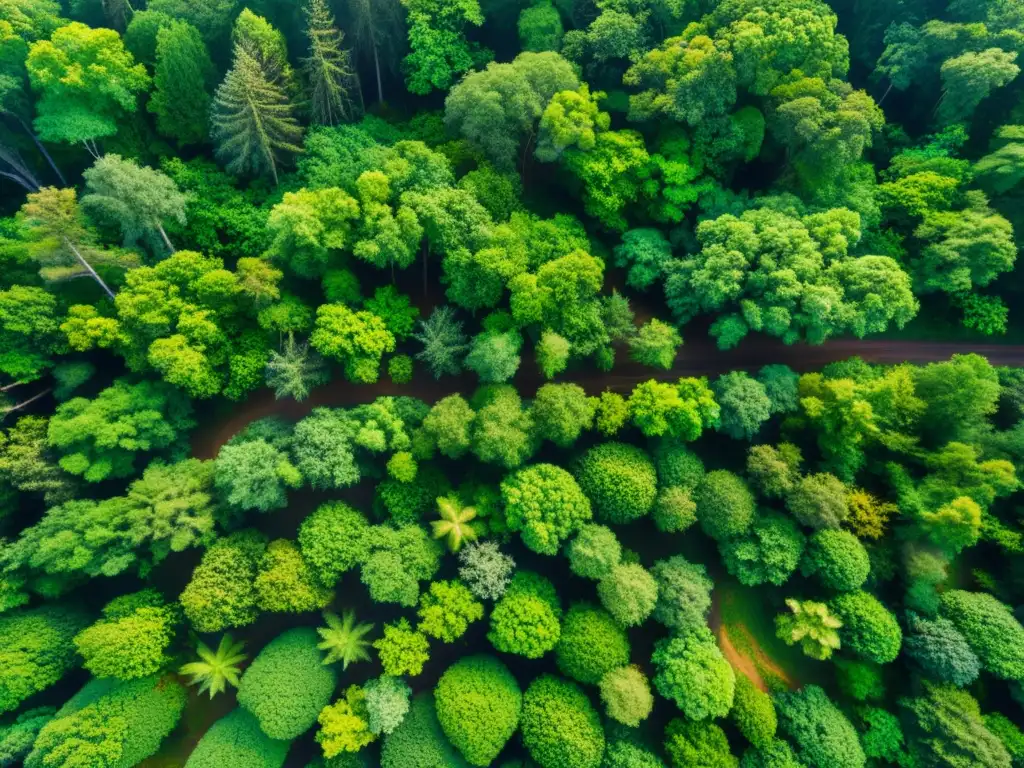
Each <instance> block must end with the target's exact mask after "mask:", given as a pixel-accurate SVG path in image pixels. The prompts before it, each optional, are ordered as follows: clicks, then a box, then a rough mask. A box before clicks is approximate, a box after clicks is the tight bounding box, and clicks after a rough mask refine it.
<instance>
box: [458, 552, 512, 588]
mask: <svg viewBox="0 0 1024 768" xmlns="http://www.w3.org/2000/svg"><path fill="white" fill-rule="evenodd" d="M459 563H460V564H461V567H460V568H459V576H460V577H461V578H462V580H463V581H465V582H466V585H467V586H468V587H469V590H470V591H471V592H472V593H473V594H474V595H476V596H477V597H478V598H480V599H481V600H497V599H498V598H500V597H501V596H502V595H503V594H505V590H506V589H508V585H509V582H511V581H512V571H513V570H514V569H515V567H516V561H515V560H513V559H512V558H511V557H509V556H508V555H506V554H504V553H503V552H502V551H501V550H500V549H498V545H497V544H496V543H495V542H493V541H484V542H480V543H479V544H469V545H467V546H466V547H463V549H462V550H461V551H460V552H459Z"/></svg>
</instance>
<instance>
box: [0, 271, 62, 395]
mask: <svg viewBox="0 0 1024 768" xmlns="http://www.w3.org/2000/svg"><path fill="white" fill-rule="evenodd" d="M61 348H62V340H61V338H60V317H59V315H58V310H57V299H56V298H55V297H54V296H53V294H51V293H48V292H47V291H44V290H43V289H42V288H35V287H31V286H24V285H14V286H11V288H10V289H9V290H6V291H0V372H2V373H4V374H6V375H7V376H10V377H11V378H12V379H14V380H15V381H24V382H29V381H35V380H36V379H38V378H40V377H41V376H42V375H43V374H44V372H45V371H46V370H47V369H49V368H50V366H51V365H52V355H53V354H54V353H56V352H59V351H60V350H61Z"/></svg>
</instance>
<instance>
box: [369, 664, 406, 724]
mask: <svg viewBox="0 0 1024 768" xmlns="http://www.w3.org/2000/svg"><path fill="white" fill-rule="evenodd" d="M411 693H412V690H410V688H409V686H408V685H406V684H405V681H403V680H402V679H401V678H398V677H389V676H388V675H381V676H380V677H375V678H373V679H372V680H369V681H367V683H366V684H365V685H364V686H363V694H364V696H365V699H364V704H365V706H366V715H367V717H366V723H367V725H368V726H369V727H370V733H372V734H374V735H377V736H379V735H380V734H382V733H392V732H393V731H394V730H395V728H397V727H398V726H399V725H401V723H402V720H403V719H404V718H405V715H406V713H407V712H408V711H409V696H410V694H411Z"/></svg>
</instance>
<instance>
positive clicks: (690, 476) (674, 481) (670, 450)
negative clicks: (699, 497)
mask: <svg viewBox="0 0 1024 768" xmlns="http://www.w3.org/2000/svg"><path fill="white" fill-rule="evenodd" d="M654 467H655V469H656V470H657V473H658V484H659V485H660V486H661V487H663V488H665V487H676V488H685V489H686V490H689V491H692V490H693V489H694V488H696V487H697V486H698V485H700V481H701V480H703V479H704V462H703V461H701V459H700V456H698V455H697V454H696V453H694V452H693V451H692V450H690V449H689V448H687V447H686V446H685V445H682V444H681V443H679V442H678V441H676V440H659V441H658V443H657V446H656V447H655V449H654Z"/></svg>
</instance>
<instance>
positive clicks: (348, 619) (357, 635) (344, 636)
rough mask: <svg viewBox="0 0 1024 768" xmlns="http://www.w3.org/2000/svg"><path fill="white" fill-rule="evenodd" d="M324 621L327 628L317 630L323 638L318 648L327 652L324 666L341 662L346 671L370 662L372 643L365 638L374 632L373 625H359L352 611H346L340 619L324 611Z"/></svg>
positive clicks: (334, 614)
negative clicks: (363, 662)
mask: <svg viewBox="0 0 1024 768" xmlns="http://www.w3.org/2000/svg"><path fill="white" fill-rule="evenodd" d="M324 621H326V622H327V626H326V627H318V628H317V630H316V631H317V634H318V635H320V638H321V640H320V643H319V644H318V645H317V648H319V649H320V650H321V651H326V652H327V655H326V656H324V662H323V663H324V664H335V663H337V662H339V661H340V662H341V668H342V670H343V671H344V670H347V669H348V665H349V664H355V663H357V662H360V661H369V660H370V652H369V651H368V650H367V648H369V647H370V641H369V640H366V639H364V638H365V637H366V635H368V634H369V633H370V632H372V631H373V625H372V624H357V623H356V615H355V613H353V612H352V611H345V613H344V614H343V615H342V616H340V617H339V616H338V614H336V613H331V612H330V611H324Z"/></svg>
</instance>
